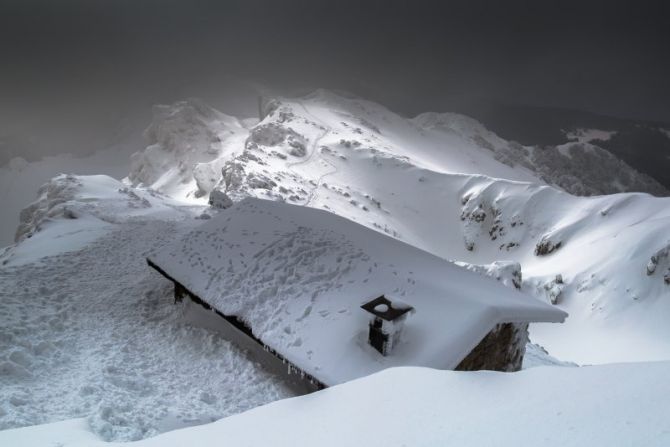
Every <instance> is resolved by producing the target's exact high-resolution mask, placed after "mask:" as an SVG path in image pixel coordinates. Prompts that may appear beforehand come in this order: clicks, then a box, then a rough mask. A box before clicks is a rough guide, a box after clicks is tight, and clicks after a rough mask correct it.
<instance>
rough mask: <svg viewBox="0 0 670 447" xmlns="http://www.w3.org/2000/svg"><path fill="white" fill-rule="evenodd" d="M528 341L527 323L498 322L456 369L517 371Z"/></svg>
mask: <svg viewBox="0 0 670 447" xmlns="http://www.w3.org/2000/svg"><path fill="white" fill-rule="evenodd" d="M527 342H528V324H512V323H504V324H499V325H497V326H496V327H495V328H493V330H492V331H491V332H489V333H488V335H487V336H486V337H484V339H483V340H482V341H481V342H479V344H478V345H477V347H476V348H475V349H473V350H472V351H471V352H470V354H468V356H467V357H465V358H464V359H463V360H462V361H461V363H459V364H458V366H457V367H456V371H479V370H490V371H519V370H520V369H521V363H522V362H523V356H524V354H525V353H526V343H527Z"/></svg>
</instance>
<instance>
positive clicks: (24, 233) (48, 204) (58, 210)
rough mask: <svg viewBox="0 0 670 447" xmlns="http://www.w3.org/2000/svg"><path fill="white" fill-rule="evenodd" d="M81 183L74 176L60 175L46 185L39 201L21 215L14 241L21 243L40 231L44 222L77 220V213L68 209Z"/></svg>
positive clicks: (38, 193) (42, 187) (39, 193)
mask: <svg viewBox="0 0 670 447" xmlns="http://www.w3.org/2000/svg"><path fill="white" fill-rule="evenodd" d="M80 186H81V182H80V181H79V180H78V179H77V178H76V177H75V176H73V175H60V176H58V177H55V178H53V179H52V180H51V181H49V182H48V183H45V184H44V185H42V186H41V187H40V189H39V190H38V191H37V195H38V199H37V200H36V201H35V202H33V203H31V204H30V205H28V206H27V207H26V208H24V209H23V210H22V211H21V214H20V215H19V226H18V228H17V230H16V235H15V237H14V240H15V241H16V242H20V241H22V240H23V239H25V238H27V237H30V236H32V234H33V233H35V232H36V231H39V229H40V225H41V224H42V222H43V221H45V220H47V219H49V218H54V217H59V216H60V217H66V218H69V219H75V218H76V213H75V211H73V210H71V209H68V207H67V202H68V201H70V200H71V199H72V198H73V197H74V195H75V193H76V191H77V189H78V188H79V187H80Z"/></svg>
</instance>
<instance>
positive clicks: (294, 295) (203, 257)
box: [150, 199, 566, 385]
mask: <svg viewBox="0 0 670 447" xmlns="http://www.w3.org/2000/svg"><path fill="white" fill-rule="evenodd" d="M150 260H151V262H152V264H154V265H157V266H158V267H159V268H160V269H161V270H162V271H164V272H165V273H166V274H167V275H168V276H169V277H170V278H171V279H174V280H176V281H178V282H179V283H180V284H181V285H182V286H184V287H185V288H186V289H187V290H189V291H190V292H191V293H193V294H195V295H196V296H198V297H199V298H200V299H202V300H204V301H205V302H207V303H208V304H210V305H212V306H213V307H214V308H215V309H217V310H218V311H220V312H222V313H223V314H225V315H227V316H235V317H237V318H238V319H240V320H242V321H243V322H244V323H245V324H246V325H248V326H249V327H250V328H251V331H252V332H253V334H254V336H255V337H257V338H258V339H260V340H261V341H262V342H263V343H264V344H266V345H267V346H269V347H270V348H272V349H274V350H275V351H278V352H280V353H282V355H283V356H284V357H286V358H287V359H288V360H289V361H291V362H292V363H293V364H295V365H296V366H298V367H299V368H301V369H302V370H303V371H305V372H307V373H309V374H310V375H312V376H314V377H316V378H318V379H319V380H320V381H322V382H323V383H325V384H326V385H334V384H337V383H342V382H345V381H347V380H351V379H354V378H357V377H361V376H364V375H367V374H370V373H372V372H375V371H378V370H380V369H384V368H388V367H391V366H398V365H401V366H406V365H415V366H428V367H434V368H440V369H450V368H455V367H456V366H457V365H458V363H459V362H460V361H461V360H463V358H464V357H465V356H466V355H467V354H468V353H469V352H470V351H471V350H472V349H473V348H474V347H475V346H476V345H477V344H478V343H479V342H480V341H481V340H482V339H483V338H484V336H485V335H486V334H487V333H488V332H489V331H491V330H492V329H493V327H494V326H496V325H497V324H500V323H516V322H534V321H545V322H560V321H563V319H564V318H565V316H566V314H565V313H564V312H563V311H561V310H559V309H557V308H555V307H552V306H550V305H547V304H545V303H543V302H541V301H539V300H536V299H534V298H532V297H530V296H528V295H526V294H524V293H521V292H518V291H516V290H513V289H508V288H503V287H502V286H501V285H499V284H498V283H497V282H496V281H494V280H492V279H490V278H487V277H483V276H481V275H478V274H476V273H473V272H470V271H467V270H465V269H462V268H460V267H457V266H455V265H453V264H451V263H450V262H448V261H445V260H443V259H441V258H438V257H436V256H434V255H431V254H429V253H426V252H424V251H421V250H418V249H416V248H415V247H412V246H410V245H407V244H405V243H402V242H400V241H398V240H396V239H393V238H390V237H387V236H385V235H383V234H381V233H379V232H376V231H373V230H370V229H368V228H366V227H364V226H362V225H358V224H356V223H354V222H352V221H350V220H347V219H344V218H342V217H339V216H337V215H335V214H332V213H330V212H327V211H322V210H315V209H312V208H308V207H301V206H293V205H288V204H283V203H279V202H273V201H268V200H257V199H246V200H244V201H242V202H240V203H238V204H237V205H235V206H234V207H232V208H230V209H229V210H226V211H224V212H221V213H220V214H218V215H217V216H215V217H213V218H212V219H211V220H208V221H207V222H206V223H204V224H203V225H202V226H200V227H198V228H197V229H195V230H194V231H193V232H191V233H189V234H188V235H187V236H185V237H184V238H183V239H181V240H178V241H176V242H175V243H173V244H169V245H168V246H166V247H165V248H163V249H161V250H160V251H158V252H157V253H156V254H154V255H151V256H150ZM380 294H388V295H391V296H395V297H398V298H400V299H401V300H402V301H404V302H405V303H407V304H409V305H411V306H413V307H414V309H415V310H416V313H415V315H412V316H411V317H410V318H409V319H408V321H407V323H406V328H405V335H404V338H403V340H402V342H401V344H400V346H398V347H397V348H395V351H394V353H393V354H392V355H390V356H389V357H382V356H380V355H379V354H378V353H377V352H376V351H374V350H373V349H372V348H371V347H370V346H369V345H367V343H366V340H367V330H368V327H367V322H368V319H369V318H368V316H367V315H366V314H365V312H363V311H362V310H361V309H360V305H361V304H363V303H365V302H366V301H368V300H370V299H371V298H374V297H376V296H378V295H380ZM345 358H346V361H343V359H345Z"/></svg>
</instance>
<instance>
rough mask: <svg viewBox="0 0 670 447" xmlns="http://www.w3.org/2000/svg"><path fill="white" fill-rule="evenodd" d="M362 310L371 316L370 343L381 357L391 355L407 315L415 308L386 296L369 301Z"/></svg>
mask: <svg viewBox="0 0 670 447" xmlns="http://www.w3.org/2000/svg"><path fill="white" fill-rule="evenodd" d="M361 308H362V309H363V310H365V311H367V312H369V313H370V314H371V318H370V324H369V327H370V332H369V334H368V343H370V345H371V346H372V347H373V348H375V349H376V350H377V351H379V353H380V354H381V355H383V356H387V355H389V354H390V353H391V351H392V350H393V348H394V347H395V346H396V345H397V344H398V342H399V341H400V336H401V334H402V330H403V327H404V325H405V320H406V319H407V315H409V313H410V312H413V311H414V308H413V307H412V306H410V305H408V304H405V303H403V302H401V301H391V300H389V299H388V298H386V297H385V296H384V295H381V296H379V297H377V298H375V299H373V300H372V301H368V302H367V303H365V304H363V305H362V306H361Z"/></svg>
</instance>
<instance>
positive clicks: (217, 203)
mask: <svg viewBox="0 0 670 447" xmlns="http://www.w3.org/2000/svg"><path fill="white" fill-rule="evenodd" d="M209 204H210V205H211V206H213V207H214V208H221V209H226V208H230V207H231V206H233V200H232V199H231V198H230V197H228V194H226V193H225V192H223V191H220V190H218V189H215V190H214V191H212V192H211V193H210V195H209Z"/></svg>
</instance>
